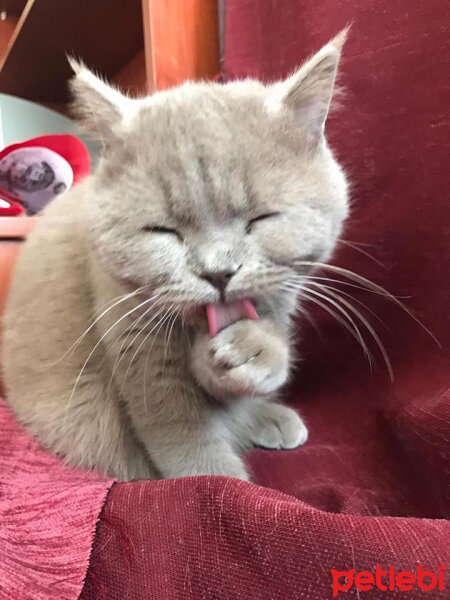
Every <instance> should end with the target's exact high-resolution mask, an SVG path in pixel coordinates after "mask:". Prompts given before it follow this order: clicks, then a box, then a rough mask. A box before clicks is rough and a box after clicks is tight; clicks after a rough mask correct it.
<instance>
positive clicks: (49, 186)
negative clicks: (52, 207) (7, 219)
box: [0, 135, 90, 216]
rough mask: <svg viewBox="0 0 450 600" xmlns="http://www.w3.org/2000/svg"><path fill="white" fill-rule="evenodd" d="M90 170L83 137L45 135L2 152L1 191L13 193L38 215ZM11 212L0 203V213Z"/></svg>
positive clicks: (5, 214) (0, 214)
mask: <svg viewBox="0 0 450 600" xmlns="http://www.w3.org/2000/svg"><path fill="white" fill-rule="evenodd" d="M89 171H90V159H89V153H88V150H87V148H86V146H85V145H84V144H83V142H81V140H79V139H78V138H76V137H74V136H73V135H44V136H40V137H37V138H33V139H31V140H27V141H25V142H20V143H17V144H12V145H10V146H7V147H6V148H4V149H3V150H2V151H1V152H0V193H1V192H9V193H12V194H13V195H15V196H16V197H17V199H18V200H19V201H20V202H21V203H22V204H23V205H24V206H25V207H26V208H27V212H28V214H35V213H37V212H39V211H40V210H41V209H42V208H44V206H46V204H48V203H49V202H50V201H51V200H52V199H53V198H54V197H56V196H57V195H60V194H62V193H65V192H66V191H67V190H68V189H70V187H71V186H72V185H73V184H74V183H77V182H78V181H80V180H81V179H83V177H85V176H86V175H88V174H89ZM11 214H14V213H12V212H11V210H9V207H7V206H2V203H0V216H8V215H11ZM16 214H18V213H16Z"/></svg>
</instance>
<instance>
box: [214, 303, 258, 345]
mask: <svg viewBox="0 0 450 600" xmlns="http://www.w3.org/2000/svg"><path fill="white" fill-rule="evenodd" d="M206 316H207V318H208V327H209V335H210V336H211V337H214V336H215V335H216V334H217V333H219V331H221V330H222V329H225V327H228V325H231V324H232V323H235V322H236V321H240V320H241V319H252V320H253V321H257V320H258V313H257V312H256V309H255V307H254V306H253V304H252V303H251V302H250V300H237V301H236V302H232V303H231V304H222V303H220V302H219V303H217V304H207V305H206Z"/></svg>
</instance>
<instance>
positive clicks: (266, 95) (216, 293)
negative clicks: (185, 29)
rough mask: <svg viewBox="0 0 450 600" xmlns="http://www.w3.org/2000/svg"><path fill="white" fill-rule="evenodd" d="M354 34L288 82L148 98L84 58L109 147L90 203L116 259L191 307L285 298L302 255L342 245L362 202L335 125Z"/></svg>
mask: <svg viewBox="0 0 450 600" xmlns="http://www.w3.org/2000/svg"><path fill="white" fill-rule="evenodd" d="M344 38H345V33H343V34H341V35H339V36H338V37H337V38H335V39H334V40H332V41H331V42H330V43H329V44H327V45H326V46H325V47H323V48H322V49H321V50H320V51H319V52H318V53H317V54H316V55H314V56H313V57H312V58H311V59H310V60H309V61H308V62H306V63H305V64H304V65H303V66H302V67H301V68H300V69H299V70H298V71H297V72H295V73H294V74H293V75H292V76H290V77H289V78H288V79H286V80H284V81H281V82H278V83H276V84H272V85H263V84H262V83H260V82H257V81H253V80H244V81H237V82H233V83H228V84H226V85H221V84H216V83H186V84H184V85H182V86H181V87H178V88H176V89H172V90H168V91H164V92H159V93H156V94H154V95H153V96H150V97H148V98H145V99H137V100H133V99H129V98H126V97H125V96H123V95H122V94H121V93H119V92H118V91H117V90H115V89H113V88H111V87H109V86H108V85H107V84H105V83H104V82H103V81H101V80H100V79H98V78H97V77H96V76H94V75H93V74H92V73H91V72H90V71H88V70H87V69H86V68H84V67H83V66H80V65H77V64H73V67H74V70H75V72H76V76H75V78H74V79H73V82H72V87H73V91H74V95H75V106H76V108H77V109H78V112H79V114H80V116H81V119H82V121H83V123H84V125H85V126H86V127H87V129H88V130H89V131H90V132H91V134H93V135H94V136H96V137H97V138H98V139H100V140H101V141H102V143H103V147H104V149H103V153H102V158H101V161H100V164H99V166H98V168H97V170H96V172H95V174H94V175H93V177H92V178H91V179H90V181H89V182H88V184H87V185H88V191H89V198H88V199H87V202H88V204H86V209H85V212H84V213H83V214H84V219H85V223H86V226H87V231H88V235H89V239H90V240H91V242H92V245H93V247H94V249H95V252H96V253H97V255H98V257H99V259H100V260H101V261H102V263H103V264H104V265H105V267H106V268H107V269H108V270H109V272H110V273H112V274H113V275H114V276H115V277H116V278H117V279H118V280H119V281H122V282H127V283H128V284H129V285H131V286H135V287H138V286H148V288H147V289H148V291H149V293H155V292H159V293H162V294H167V297H168V299H169V301H171V302H174V306H175V307H176V308H177V307H179V308H181V307H185V306H188V307H194V306H200V305H204V304H206V303H210V302H216V301H219V300H220V299H222V300H224V301H231V300H235V299H242V298H249V299H252V300H254V301H256V302H257V303H258V301H261V300H262V299H264V298H265V299H267V298H276V297H277V295H279V294H280V292H281V291H283V290H285V291H286V289H287V287H289V281H290V278H291V277H292V276H293V275H295V273H296V272H298V271H299V268H300V266H299V261H300V262H301V261H324V260H326V259H328V258H329V257H330V254H331V252H332V251H333V248H334V245H335V243H336V240H337V237H338V236H339V233H340V231H341V227H342V222H343V220H344V219H345V217H346V216H347V211H348V202H347V185H346V180H345V177H344V174H343V172H342V170H341V169H340V167H339V166H338V164H337V162H336V161H335V159H334V158H333V156H332V154H331V152H330V150H329V148H328V147H327V144H326V142H325V138H324V123H325V119H326V117H327V113H328V109H329V105H330V101H331V98H332V94H333V87H334V81H335V76H336V70H337V65H338V61H339V56H340V52H341V48H342V44H343V42H344ZM286 286H287V287H286Z"/></svg>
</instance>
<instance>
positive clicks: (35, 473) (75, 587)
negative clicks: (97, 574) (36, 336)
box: [0, 399, 113, 600]
mask: <svg viewBox="0 0 450 600" xmlns="http://www.w3.org/2000/svg"><path fill="white" fill-rule="evenodd" d="M112 483H113V481H112V480H111V479H110V480H106V479H105V478H103V477H101V476H100V475H98V474H95V473H89V472H87V471H81V470H77V469H72V468H70V467H67V466H66V465H64V464H63V462H62V461H61V460H60V459H59V458H57V457H56V456H53V455H51V454H49V453H47V452H45V451H44V450H42V449H41V448H40V447H39V445H38V444H37V442H36V441H35V440H34V439H33V438H31V437H30V436H29V435H28V434H27V433H26V432H25V431H24V430H23V428H22V427H21V426H20V425H19V424H18V423H17V422H16V421H15V419H14V418H13V416H12V414H11V412H10V410H9V408H8V407H7V406H6V405H5V403H4V401H3V400H1V399H0V598H1V599H2V600H13V599H14V600H49V599H50V598H54V599H55V600H62V599H64V600H70V599H75V598H77V597H78V595H79V594H80V591H81V588H82V586H83V581H84V578H85V575H86V569H87V565H88V560H89V555H90V552H91V545H92V540H93V537H94V532H95V526H96V522H97V518H98V515H99V513H100V510H101V508H102V505H103V502H104V500H105V497H106V494H107V492H108V489H109V488H110V487H111V485H112Z"/></svg>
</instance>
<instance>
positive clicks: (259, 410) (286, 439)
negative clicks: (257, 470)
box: [251, 402, 308, 450]
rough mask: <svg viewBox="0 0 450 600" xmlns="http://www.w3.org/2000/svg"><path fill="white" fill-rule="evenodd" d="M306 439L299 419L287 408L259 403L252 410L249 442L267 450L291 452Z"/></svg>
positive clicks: (305, 430) (305, 429)
mask: <svg viewBox="0 0 450 600" xmlns="http://www.w3.org/2000/svg"><path fill="white" fill-rule="evenodd" d="M307 439H308V429H307V428H306V425H305V424H304V422H303V420H302V419H301V417H300V416H299V415H298V414H297V413H296V412H295V410H292V408H288V407H287V406H283V405H282V404H276V403H275V402H261V403H258V404H257V405H256V406H255V408H254V415H253V427H252V429H251V442H252V443H253V444H254V445H255V446H259V447H261V448H267V449H268V450H291V449H292V448H297V447H298V446H301V445H302V444H304V443H305V442H306V440H307Z"/></svg>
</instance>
